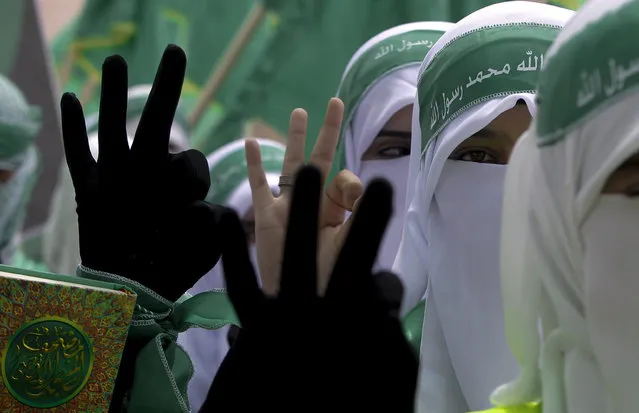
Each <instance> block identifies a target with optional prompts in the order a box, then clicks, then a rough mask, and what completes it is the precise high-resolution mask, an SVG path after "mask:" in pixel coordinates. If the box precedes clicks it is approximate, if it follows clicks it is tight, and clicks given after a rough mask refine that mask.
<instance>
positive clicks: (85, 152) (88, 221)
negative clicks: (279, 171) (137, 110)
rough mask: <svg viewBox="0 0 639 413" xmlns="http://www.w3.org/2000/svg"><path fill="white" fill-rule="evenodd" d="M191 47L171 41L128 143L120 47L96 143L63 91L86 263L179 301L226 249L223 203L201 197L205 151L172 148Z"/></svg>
mask: <svg viewBox="0 0 639 413" xmlns="http://www.w3.org/2000/svg"><path fill="white" fill-rule="evenodd" d="M185 70H186V56H185V55H184V52H183V51H182V49H180V48H179V47H177V46H169V47H167V49H166V51H165V52H164V55H163V56H162V61H161V63H160V66H159V69H158V72H157V75H156V78H155V82H154V83H153V88H152V90H151V93H150V96H149V99H148V101H147V103H146V106H145V108H144V112H143V114H142V118H141V120H140V123H139V125H138V128H137V132H136V134H135V139H134V141H133V145H132V146H131V148H130V149H129V144H128V142H127V134H126V107H127V89H128V84H127V65H126V62H125V61H124V59H123V58H122V57H120V56H111V57H109V58H107V59H106V60H105V62H104V65H103V67H102V93H101V97H100V113H99V116H100V119H99V132H98V139H99V145H100V152H99V153H100V155H99V158H98V160H97V161H95V160H94V159H93V157H92V155H91V152H90V150H89V144H88V140H87V132H86V127H85V120H84V115H83V112H82V106H81V104H80V102H79V101H78V99H77V98H76V97H75V95H73V94H71V93H65V94H64V95H63V96H62V101H61V108H62V132H63V138H64V148H65V153H66V159H67V163H68V166H69V169H70V171H71V176H72V179H73V185H74V187H75V192H76V201H77V205H78V208H77V212H78V221H79V231H80V256H81V259H82V265H83V266H85V267H88V268H90V269H92V270H96V271H103V272H107V273H112V274H116V275H119V276H123V277H126V278H129V279H131V280H133V281H136V282H138V283H140V284H142V285H144V286H145V287H147V288H149V289H151V290H153V291H154V292H156V293H157V294H159V295H160V296H162V297H164V298H166V299H168V300H170V301H175V300H176V299H177V298H179V297H180V296H181V295H182V294H183V293H184V292H185V291H186V290H187V289H188V288H190V287H191V286H193V284H194V283H195V282H196V281H197V280H198V279H199V278H200V277H201V276H202V275H204V274H205V273H206V272H207V271H208V270H210V269H211V268H212V267H213V266H214V265H215V263H216V262H217V261H218V258H219V241H220V236H219V235H218V231H217V219H218V215H219V207H215V206H211V205H208V204H206V203H204V202H203V199H204V197H205V196H206V193H207V191H208V189H209V185H210V178H209V173H208V166H207V163H206V158H205V157H204V155H202V154H201V153H200V152H198V151H195V150H189V151H186V152H182V153H178V154H176V155H171V154H169V136H170V132H171V125H172V123H173V117H174V115H175V111H176V109H177V105H178V101H179V98H180V92H181V90H182V83H183V81H184V73H185Z"/></svg>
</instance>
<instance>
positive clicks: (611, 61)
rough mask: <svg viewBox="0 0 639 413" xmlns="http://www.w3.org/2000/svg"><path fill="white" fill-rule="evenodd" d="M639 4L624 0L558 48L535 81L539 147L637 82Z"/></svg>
mask: <svg viewBox="0 0 639 413" xmlns="http://www.w3.org/2000/svg"><path fill="white" fill-rule="evenodd" d="M638 21H639V3H638V2H636V1H632V2H628V3H627V4H626V5H624V6H622V7H620V8H619V9H617V10H615V11H614V12H610V13H607V14H605V15H604V16H603V17H602V18H600V19H599V20H597V21H594V22H592V23H590V24H588V26H586V27H585V28H584V29H583V30H582V31H581V32H579V33H577V34H576V35H574V37H572V38H571V39H570V40H568V41H566V42H565V43H564V44H562V45H561V46H559V47H558V49H557V50H556V53H555V54H553V56H552V57H551V58H550V59H549V60H548V65H547V66H546V67H545V68H544V72H543V73H542V75H541V76H540V79H539V93H538V95H537V99H538V104H539V109H538V112H537V120H536V122H537V133H538V136H539V140H538V145H539V146H544V145H552V144H554V143H556V142H558V141H560V140H562V139H563V137H565V135H566V133H567V131H568V130H569V129H570V128H572V127H574V126H577V125H579V124H580V123H581V122H582V121H584V120H586V119H588V117H589V116H590V115H591V114H593V113H596V112H598V111H600V110H602V109H603V108H605V107H606V106H607V105H609V104H612V103H615V102H617V101H618V100H619V99H621V98H622V97H624V96H626V95H627V94H629V93H634V92H636V91H637V86H639V50H638V49H637V45H636V43H637V42H636V39H635V37H634V36H633V34H636V33H637V32H638V30H637V22H638Z"/></svg>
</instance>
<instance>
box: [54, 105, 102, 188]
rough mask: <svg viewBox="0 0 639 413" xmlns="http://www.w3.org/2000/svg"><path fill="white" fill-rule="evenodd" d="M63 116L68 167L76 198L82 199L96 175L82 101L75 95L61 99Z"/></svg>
mask: <svg viewBox="0 0 639 413" xmlns="http://www.w3.org/2000/svg"><path fill="white" fill-rule="evenodd" d="M60 112H61V114H62V140H63V142H64V153H65V157H66V160H67V166H68V167H69V172H70V173H71V179H72V180H73V186H74V188H75V192H76V197H82V196H83V195H84V193H85V191H86V186H87V185H86V184H87V182H89V181H90V180H92V178H93V177H95V175H96V171H97V168H96V162H95V160H94V159H93V156H92V155H91V149H90V148H89V139H88V137H87V128H86V123H85V121H84V113H83V111H82V105H81V104H80V101H79V100H78V98H77V97H76V96H75V95H74V94H73V93H65V94H63V95H62V99H60Z"/></svg>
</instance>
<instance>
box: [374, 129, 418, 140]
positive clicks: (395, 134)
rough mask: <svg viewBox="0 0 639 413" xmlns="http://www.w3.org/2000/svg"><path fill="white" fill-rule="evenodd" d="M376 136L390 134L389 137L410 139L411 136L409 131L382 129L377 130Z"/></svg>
mask: <svg viewBox="0 0 639 413" xmlns="http://www.w3.org/2000/svg"><path fill="white" fill-rule="evenodd" d="M377 136H391V137H394V138H404V139H410V138H411V132H406V131H398V130H389V129H382V130H381V131H379V133H378V134H377Z"/></svg>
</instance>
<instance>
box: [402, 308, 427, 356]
mask: <svg viewBox="0 0 639 413" xmlns="http://www.w3.org/2000/svg"><path fill="white" fill-rule="evenodd" d="M425 313H426V300H422V301H420V302H419V304H417V305H416V306H415V308H413V309H412V310H410V312H409V313H408V314H406V316H405V317H404V319H403V320H402V328H403V329H404V335H405V336H406V340H408V343H409V344H410V346H411V347H412V348H413V351H414V352H415V354H417V355H419V352H420V349H421V347H422V329H423V326H424V314H425Z"/></svg>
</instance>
